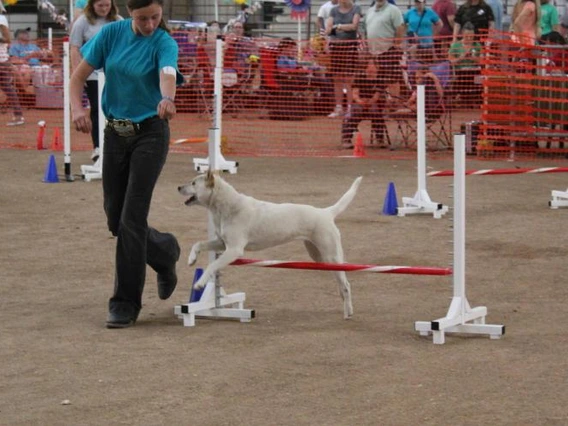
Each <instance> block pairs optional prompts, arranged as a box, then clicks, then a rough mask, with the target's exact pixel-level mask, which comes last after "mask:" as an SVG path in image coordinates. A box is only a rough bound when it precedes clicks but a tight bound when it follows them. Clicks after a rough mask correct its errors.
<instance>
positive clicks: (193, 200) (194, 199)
mask: <svg viewBox="0 0 568 426" xmlns="http://www.w3.org/2000/svg"><path fill="white" fill-rule="evenodd" d="M196 202H197V197H196V196H195V195H192V196H191V197H189V198H188V199H187V200H185V205H186V206H191V205H192V204H195V203H196Z"/></svg>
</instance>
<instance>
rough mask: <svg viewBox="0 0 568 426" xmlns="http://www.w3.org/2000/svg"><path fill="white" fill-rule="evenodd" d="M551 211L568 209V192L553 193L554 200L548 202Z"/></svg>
mask: <svg viewBox="0 0 568 426" xmlns="http://www.w3.org/2000/svg"><path fill="white" fill-rule="evenodd" d="M548 205H549V206H550V208H551V209H557V208H559V207H568V190H566V191H552V200H551V201H549V202H548Z"/></svg>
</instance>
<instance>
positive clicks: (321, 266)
mask: <svg viewBox="0 0 568 426" xmlns="http://www.w3.org/2000/svg"><path fill="white" fill-rule="evenodd" d="M231 265H232V266H260V267H263V268H283V269H308V270H313V271H345V272H376V273H381V274H411V275H452V269H451V268H435V267H429V266H378V265H357V264H352V263H325V262H285V261H282V260H258V259H237V260H235V261H234V262H233V263H231Z"/></svg>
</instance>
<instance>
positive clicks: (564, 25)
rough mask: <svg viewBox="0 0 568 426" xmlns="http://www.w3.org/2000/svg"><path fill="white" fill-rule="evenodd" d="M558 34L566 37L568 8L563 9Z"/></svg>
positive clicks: (567, 32) (567, 31)
mask: <svg viewBox="0 0 568 426" xmlns="http://www.w3.org/2000/svg"><path fill="white" fill-rule="evenodd" d="M559 32H560V34H562V36H563V37H566V35H567V34H568V7H567V8H565V9H564V15H562V19H560V29H559Z"/></svg>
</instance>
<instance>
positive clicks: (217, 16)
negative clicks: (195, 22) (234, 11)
mask: <svg viewBox="0 0 568 426" xmlns="http://www.w3.org/2000/svg"><path fill="white" fill-rule="evenodd" d="M215 20H216V21H217V22H219V0H215Z"/></svg>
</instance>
